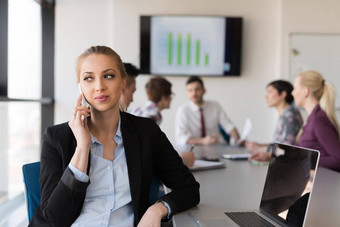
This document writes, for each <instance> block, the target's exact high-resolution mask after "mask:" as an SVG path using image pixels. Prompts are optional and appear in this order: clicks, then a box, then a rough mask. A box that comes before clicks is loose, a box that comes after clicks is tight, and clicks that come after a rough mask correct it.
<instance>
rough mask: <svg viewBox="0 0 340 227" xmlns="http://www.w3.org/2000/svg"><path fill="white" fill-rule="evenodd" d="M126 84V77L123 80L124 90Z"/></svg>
mask: <svg viewBox="0 0 340 227" xmlns="http://www.w3.org/2000/svg"><path fill="white" fill-rule="evenodd" d="M125 86H126V78H125V79H123V80H122V91H123V90H124V88H125Z"/></svg>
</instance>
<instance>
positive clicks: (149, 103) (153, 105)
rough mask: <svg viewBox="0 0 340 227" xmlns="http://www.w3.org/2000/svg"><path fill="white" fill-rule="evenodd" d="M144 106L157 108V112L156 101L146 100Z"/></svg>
mask: <svg viewBox="0 0 340 227" xmlns="http://www.w3.org/2000/svg"><path fill="white" fill-rule="evenodd" d="M146 107H147V109H157V112H158V107H157V105H156V103H155V102H153V101H151V100H148V101H147V102H146Z"/></svg>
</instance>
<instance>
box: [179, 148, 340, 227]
mask: <svg viewBox="0 0 340 227" xmlns="http://www.w3.org/2000/svg"><path fill="white" fill-rule="evenodd" d="M206 148H207V147H204V146H201V147H195V149H194V152H196V153H195V155H197V157H199V158H205V157H204V154H205V153H209V154H207V155H208V156H209V158H213V159H214V157H215V158H218V157H221V155H222V154H235V153H244V152H246V151H245V149H244V148H238V147H234V146H228V145H216V146H210V147H209V149H206ZM220 161H223V162H225V168H219V169H209V170H202V171H195V172H193V175H194V176H195V178H196V180H197V181H198V182H199V183H200V197H201V201H200V203H199V205H197V206H196V207H193V208H191V209H189V210H187V211H185V212H181V213H178V214H176V215H174V217H173V225H174V226H175V227H184V226H185V227H191V226H192V227H197V226H201V225H200V224H199V222H198V221H197V220H196V219H195V218H194V217H202V218H203V219H207V218H221V217H224V215H225V214H224V213H223V212H224V211H227V210H238V209H242V210H244V209H257V208H258V207H259V204H260V200H261V196H262V190H263V187H264V182H265V178H266V174H267V169H268V166H263V165H256V164H252V163H250V162H248V161H246V160H242V161H241V160H234V161H233V160H226V159H220ZM307 212H308V213H307V219H306V222H305V226H340V174H339V173H337V172H335V171H332V170H329V169H326V168H322V167H319V168H318V170H317V173H316V178H315V183H314V188H313V191H312V196H311V201H310V205H309V209H308V211H307ZM193 214H194V215H193Z"/></svg>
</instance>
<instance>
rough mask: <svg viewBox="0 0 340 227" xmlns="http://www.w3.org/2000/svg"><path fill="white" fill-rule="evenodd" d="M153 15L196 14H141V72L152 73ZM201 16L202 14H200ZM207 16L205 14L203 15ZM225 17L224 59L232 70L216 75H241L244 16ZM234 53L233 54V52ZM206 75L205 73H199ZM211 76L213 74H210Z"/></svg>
mask: <svg viewBox="0 0 340 227" xmlns="http://www.w3.org/2000/svg"><path fill="white" fill-rule="evenodd" d="M153 16H188V17H190V16H196V15H142V16H140V73H141V74H152V73H151V72H150V65H151V60H150V59H151V53H150V48H151V17H153ZM199 16H200V15H199ZM201 17H205V16H201ZM207 17H211V16H207ZM216 17H224V18H225V19H227V23H226V29H225V32H226V35H225V44H226V47H225V48H226V50H227V49H228V48H229V50H230V51H229V52H228V51H225V52H224V53H225V55H224V60H225V62H230V71H229V72H226V71H225V72H224V74H223V75H214V76H240V75H241V56H242V54H241V53H242V27H243V18H242V17H226V16H216ZM231 53H232V54H231ZM167 76H187V75H182V74H178V75H177V74H176V75H174V74H170V75H167ZM199 76H205V75H199ZM209 76H211V75H209Z"/></svg>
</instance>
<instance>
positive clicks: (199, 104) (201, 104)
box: [194, 99, 204, 107]
mask: <svg viewBox="0 0 340 227" xmlns="http://www.w3.org/2000/svg"><path fill="white" fill-rule="evenodd" d="M203 103H204V102H203V99H201V100H200V101H198V102H194V104H195V105H196V106H198V107H201V106H203Z"/></svg>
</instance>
